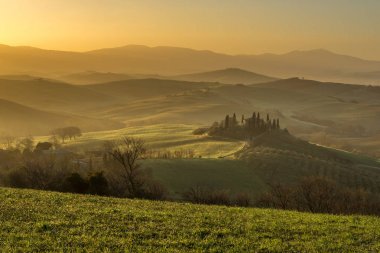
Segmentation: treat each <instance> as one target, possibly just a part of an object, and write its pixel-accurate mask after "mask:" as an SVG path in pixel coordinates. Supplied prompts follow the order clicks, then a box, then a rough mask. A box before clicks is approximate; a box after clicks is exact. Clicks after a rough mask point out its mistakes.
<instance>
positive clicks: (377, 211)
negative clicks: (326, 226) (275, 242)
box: [183, 177, 380, 215]
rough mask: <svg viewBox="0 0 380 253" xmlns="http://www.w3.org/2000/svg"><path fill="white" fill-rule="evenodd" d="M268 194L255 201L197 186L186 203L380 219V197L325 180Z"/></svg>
mask: <svg viewBox="0 0 380 253" xmlns="http://www.w3.org/2000/svg"><path fill="white" fill-rule="evenodd" d="M268 186H269V187H268V188H269V189H268V191H266V192H264V193H263V194H261V195H260V196H259V197H258V198H256V199H253V198H252V197H251V196H250V195H249V194H247V193H244V192H243V193H238V194H230V193H229V192H228V191H227V190H213V189H210V188H207V187H200V186H195V187H192V188H190V189H188V190H187V191H186V192H184V193H183V199H184V200H186V201H189V202H192V203H197V204H208V205H227V206H243V207H248V206H251V207H260V208H275V209H282V210H296V211H301V212H311V213H327V214H361V215H380V195H378V194H373V193H371V192H368V191H365V190H363V189H349V188H347V187H342V186H339V185H338V184H337V183H336V182H334V181H333V180H331V179H328V178H324V177H306V178H303V179H302V180H301V181H300V182H299V183H297V184H295V185H283V184H281V183H271V184H269V185H268Z"/></svg>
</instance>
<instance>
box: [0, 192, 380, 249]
mask: <svg viewBox="0 0 380 253" xmlns="http://www.w3.org/2000/svg"><path fill="white" fill-rule="evenodd" d="M25 207H27V209H25ZM0 222H1V224H2V226H1V227H0V250H1V251H7V252H9V251H23V252H36V251H38V252H53V251H83V250H86V251H94V252H105V251H112V252H124V251H133V252H183V251H186V252H200V251H207V252H220V251H223V252H256V251H260V252H377V251H379V250H380V244H379V241H380V232H379V229H378V227H379V226H380V219H379V218H375V217H366V216H333V215H320V214H306V213H298V212H290V211H276V210H266V209H252V208H234V207H222V206H220V207H218V206H202V205H192V204H180V203H170V202H157V201H153V202H151V201H142V200H128V199H115V198H102V197H93V196H84V195H71V194H60V193H50V192H39V191H32V190H15V189H4V188H1V189H0Z"/></svg>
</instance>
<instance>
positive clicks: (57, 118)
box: [0, 99, 123, 136]
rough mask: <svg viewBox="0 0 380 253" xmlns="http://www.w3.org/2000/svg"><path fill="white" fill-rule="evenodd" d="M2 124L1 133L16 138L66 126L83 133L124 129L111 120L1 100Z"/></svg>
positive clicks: (45, 132) (0, 118) (0, 119)
mask: <svg viewBox="0 0 380 253" xmlns="http://www.w3.org/2000/svg"><path fill="white" fill-rule="evenodd" d="M0 122H1V124H0V132H5V133H8V134H12V135H16V136H20V135H38V134H49V133H50V131H51V130H52V129H54V128H58V127H64V126H78V127H80V128H82V130H83V131H95V130H104V129H112V128H113V129H115V128H120V127H123V124H121V123H118V122H115V121H111V120H103V119H92V118H88V117H82V116H78V115H74V114H68V113H53V112H47V111H42V110H37V109H33V108H31V107H27V106H23V105H21V104H17V103H14V102H10V101H7V100H3V99H0Z"/></svg>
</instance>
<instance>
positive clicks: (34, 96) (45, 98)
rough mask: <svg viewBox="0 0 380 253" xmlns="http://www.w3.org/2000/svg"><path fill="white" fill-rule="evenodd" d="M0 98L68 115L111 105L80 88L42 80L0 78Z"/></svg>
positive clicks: (95, 94) (98, 94)
mask: <svg viewBox="0 0 380 253" xmlns="http://www.w3.org/2000/svg"><path fill="white" fill-rule="evenodd" d="M0 98H2V99H5V100H10V101H13V102H16V103H20V104H24V105H27V106H32V107H36V108H38V109H44V110H56V111H66V112H69V113H73V112H75V111H76V110H83V109H86V108H87V107H93V106H94V105H96V106H101V105H103V104H106V103H109V102H112V98H110V97H107V96H105V95H104V94H101V93H97V92H94V91H91V90H89V89H86V88H84V87H82V86H75V85H70V84H67V83H62V82H58V81H53V80H47V79H42V78H37V79H30V80H6V79H0Z"/></svg>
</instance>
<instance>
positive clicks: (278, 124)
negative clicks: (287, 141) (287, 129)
mask: <svg viewBox="0 0 380 253" xmlns="http://www.w3.org/2000/svg"><path fill="white" fill-rule="evenodd" d="M277 129H280V119H277Z"/></svg>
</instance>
